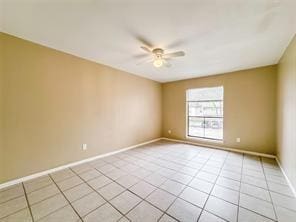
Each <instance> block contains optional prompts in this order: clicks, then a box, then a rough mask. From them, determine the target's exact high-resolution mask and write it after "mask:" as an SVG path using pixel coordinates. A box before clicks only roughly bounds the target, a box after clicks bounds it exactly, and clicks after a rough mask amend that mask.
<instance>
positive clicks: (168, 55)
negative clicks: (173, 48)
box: [163, 51, 185, 58]
mask: <svg viewBox="0 0 296 222" xmlns="http://www.w3.org/2000/svg"><path fill="white" fill-rule="evenodd" d="M184 55H185V52H183V51H178V52H172V53H167V54H164V55H163V56H164V57H165V58H172V57H180V56H184Z"/></svg>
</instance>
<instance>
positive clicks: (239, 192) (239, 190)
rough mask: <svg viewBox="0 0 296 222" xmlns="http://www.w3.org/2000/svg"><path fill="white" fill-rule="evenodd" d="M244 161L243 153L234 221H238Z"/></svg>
mask: <svg viewBox="0 0 296 222" xmlns="http://www.w3.org/2000/svg"><path fill="white" fill-rule="evenodd" d="M244 161H245V154H244V153H243V158H242V167H241V172H240V176H241V179H240V181H239V189H238V202H237V204H238V207H237V217H236V221H237V222H239V221H238V217H239V208H240V196H241V188H242V175H243V169H244Z"/></svg>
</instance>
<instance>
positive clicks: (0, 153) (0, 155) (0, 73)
mask: <svg viewBox="0 0 296 222" xmlns="http://www.w3.org/2000/svg"><path fill="white" fill-rule="evenodd" d="M2 43H3V41H2V33H1V32H0V178H3V173H4V166H3V161H4V160H3V132H2V129H3V126H2V122H3V117H2V110H3V109H2V107H3V106H2V101H3V96H2V89H3V84H2V83H3V81H2V77H3V58H2V55H3V44H2ZM0 182H1V179H0Z"/></svg>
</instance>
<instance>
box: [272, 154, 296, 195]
mask: <svg viewBox="0 0 296 222" xmlns="http://www.w3.org/2000/svg"><path fill="white" fill-rule="evenodd" d="M275 160H276V162H277V163H278V165H279V167H280V168H281V171H282V172H283V174H284V177H285V178H286V180H287V182H288V185H289V187H290V189H291V190H292V192H293V194H294V197H296V190H295V188H294V187H293V185H292V183H291V181H290V180H289V177H288V176H287V174H286V172H285V170H284V168H283V167H282V164H281V162H280V160H279V159H278V158H277V157H276V158H275Z"/></svg>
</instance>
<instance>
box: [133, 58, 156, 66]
mask: <svg viewBox="0 0 296 222" xmlns="http://www.w3.org/2000/svg"><path fill="white" fill-rule="evenodd" d="M153 61H154V59H149V60H144V61H141V62H138V63H137V66H138V65H142V64H145V63H149V62H153Z"/></svg>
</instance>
